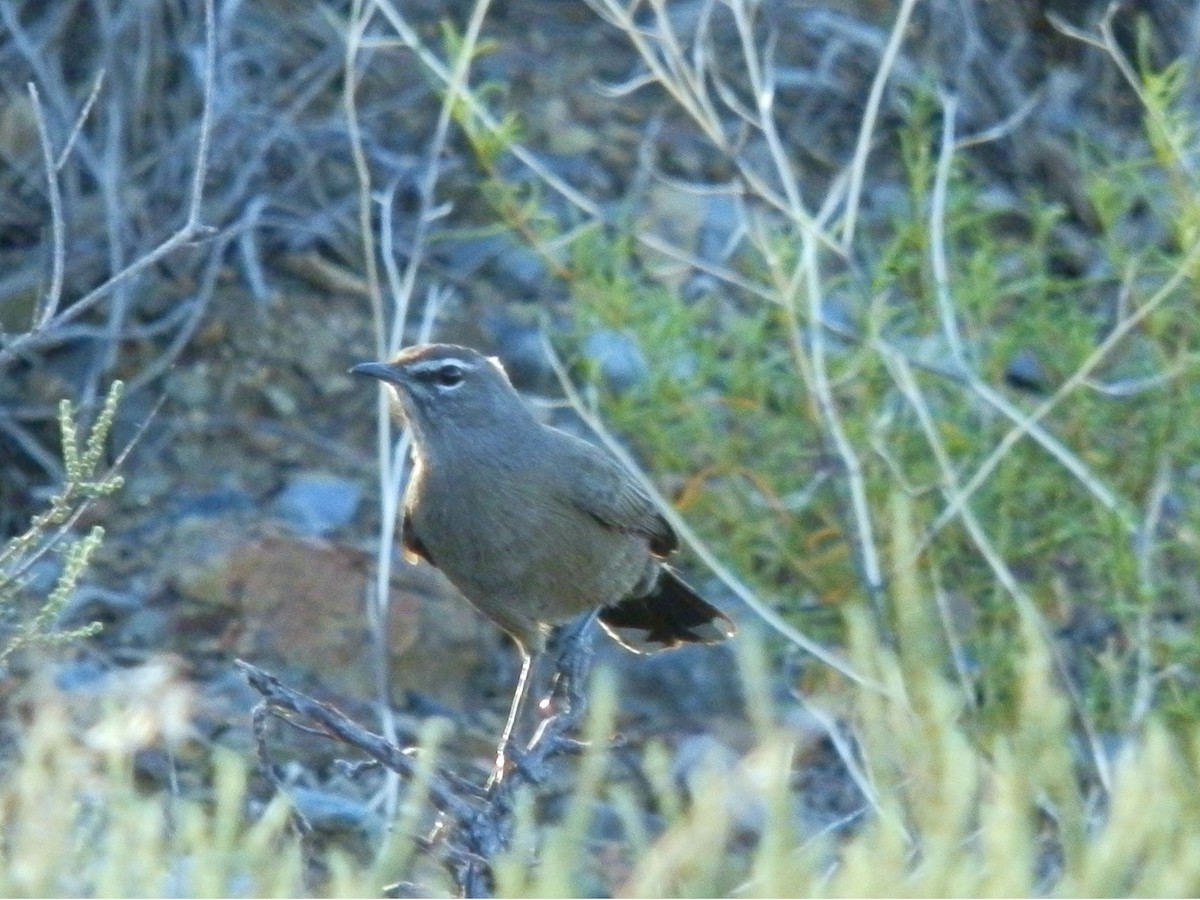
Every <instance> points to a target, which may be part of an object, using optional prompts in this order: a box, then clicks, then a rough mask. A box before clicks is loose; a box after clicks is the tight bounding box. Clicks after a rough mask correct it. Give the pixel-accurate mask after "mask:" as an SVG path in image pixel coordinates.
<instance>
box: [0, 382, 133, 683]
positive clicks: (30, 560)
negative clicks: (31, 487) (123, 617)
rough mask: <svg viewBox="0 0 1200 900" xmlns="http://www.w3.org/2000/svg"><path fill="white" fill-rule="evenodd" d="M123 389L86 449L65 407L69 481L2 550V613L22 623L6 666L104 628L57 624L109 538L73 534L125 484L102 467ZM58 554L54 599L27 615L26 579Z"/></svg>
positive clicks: (9, 643)
mask: <svg viewBox="0 0 1200 900" xmlns="http://www.w3.org/2000/svg"><path fill="white" fill-rule="evenodd" d="M123 387H124V385H123V384H122V383H121V382H120V381H114V382H113V383H112V386H111V387H110V388H109V391H108V395H107V396H106V397H105V400H104V405H103V407H102V408H101V410H100V413H99V415H97V416H96V421H95V422H94V423H93V424H92V427H91V430H90V431H89V432H88V434H87V438H86V441H85V442H84V446H83V447H82V448H81V447H80V444H79V433H78V427H77V426H76V424H75V409H74V407H73V406H72V404H71V401H70V400H63V401H62V403H61V404H59V410H58V424H59V431H60V432H61V434H62V458H63V468H64V470H65V472H66V482H65V483H64V485H63V488H62V490H61V491H60V492H59V493H57V494H55V495H54V496H53V497H51V498H50V506H49V508H48V509H46V510H45V511H43V512H41V513H39V514H38V515H37V516H35V517H34V519H33V521H32V522H30V523H29V527H28V528H27V529H26V530H25V531H24V532H22V533H21V534H19V535H16V536H15V537H13V538H11V539H10V540H9V541H8V543H7V544H5V546H4V548H3V549H2V550H0V610H4V611H5V616H6V617H7V618H8V619H9V620H10V621H11V620H15V621H17V623H18V624H17V626H16V628H15V629H14V631H13V632H12V633H11V634H10V635H9V636H8V637H7V639H6V641H5V643H4V644H3V646H0V664H2V663H3V662H4V661H5V660H7V659H8V657H9V656H10V655H11V654H12V653H13V652H14V651H16V650H18V649H20V648H22V647H29V646H48V645H53V644H61V643H68V642H71V641H75V640H79V639H81V638H84V637H87V636H89V635H92V634H95V633H96V632H97V631H98V630H99V628H100V625H99V623H92V624H90V625H85V626H83V627H81V628H75V629H71V630H68V631H56V630H54V624H55V620H56V619H57V617H58V615H59V613H61V612H62V610H63V608H64V607H65V606H66V603H67V601H68V600H69V599H70V597H71V594H72V592H74V590H75V586H76V584H78V582H79V578H80V576H82V575H83V573H84V571H85V570H86V569H87V566H88V561H89V560H90V559H91V556H92V554H93V553H94V552H95V551H96V549H97V548H98V547H99V546H100V542H101V541H102V540H103V539H104V529H103V528H102V527H101V526H99V525H96V526H94V527H92V528H91V529H90V530H89V531H88V533H87V534H86V535H85V536H84V537H83V538H81V539H79V540H75V541H72V540H68V539H67V533H68V530H69V528H70V527H71V525H72V524H73V523H74V522H75V521H76V520H77V519H78V518H79V516H80V515H81V514H82V513H83V511H84V510H85V509H86V508H87V506H88V505H89V504H90V503H91V502H92V501H93V500H95V499H97V498H99V497H105V496H108V495H109V494H111V493H113V492H114V491H117V490H119V489H120V487H121V484H122V478H121V476H119V475H117V474H116V473H114V472H112V471H111V470H106V469H105V470H102V469H101V465H102V463H103V460H104V446H105V443H106V442H107V440H108V434H109V432H110V431H111V429H112V425H113V420H114V419H115V418H116V414H117V404H118V403H119V401H120V399H121V390H122V388H123ZM52 552H53V553H57V554H59V555H60V556H61V557H62V560H63V562H62V570H61V572H60V574H59V575H58V579H57V581H56V583H55V585H54V588H53V590H51V592H50V594H49V595H48V596H47V597H46V598H45V599H44V600H41V601H39V602H38V603H37V605H36V606H37V608H36V609H35V610H34V611H33V612H32V613H26V612H24V610H23V608H22V602H21V601H22V593H23V587H24V582H25V579H26V576H27V575H28V573H29V571H30V569H31V567H32V566H33V565H34V564H35V563H36V562H38V561H39V560H41V559H43V558H45V557H46V555H47V554H49V553H52Z"/></svg>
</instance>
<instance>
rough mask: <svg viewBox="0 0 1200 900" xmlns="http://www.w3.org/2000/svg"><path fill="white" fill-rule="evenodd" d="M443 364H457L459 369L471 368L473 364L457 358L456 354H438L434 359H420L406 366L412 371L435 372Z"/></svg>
mask: <svg viewBox="0 0 1200 900" xmlns="http://www.w3.org/2000/svg"><path fill="white" fill-rule="evenodd" d="M443 366H458V367H459V368H460V369H473V368H475V366H474V365H473V364H472V363H471V362H470V361H469V360H465V359H459V358H458V357H457V356H439V357H436V358H434V359H420V360H417V361H416V362H414V363H409V364H408V368H409V369H411V370H412V371H413V372H436V371H437V370H438V369H440V368H442V367H443Z"/></svg>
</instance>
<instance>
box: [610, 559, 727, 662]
mask: <svg viewBox="0 0 1200 900" xmlns="http://www.w3.org/2000/svg"><path fill="white" fill-rule="evenodd" d="M599 618H600V624H601V625H602V626H603V627H604V630H605V631H607V632H608V633H609V634H610V635H611V636H612V637H613V639H614V640H615V641H616V642H617V643H619V644H620V645H621V646H622V647H625V648H626V649H627V650H632V651H633V652H634V653H654V652H655V651H658V650H668V649H670V648H671V647H678V646H679V645H680V644H715V643H717V642H718V641H723V640H725V639H726V638H728V637H731V636H732V635H733V633H734V632H735V631H737V628H736V627H734V624H733V622H731V621H729V619H728V618H727V617H726V615H725V614H724V613H723V612H721V611H720V610H719V609H717V608H716V607H715V606H713V605H712V604H711V603H709V602H708V601H707V600H705V599H703V598H702V597H701V596H700V595H699V594H697V593H696V592H695V591H694V590H692V588H691V587H690V586H689V585H688V583H687V582H685V581H684V580H683V579H682V578H680V577H679V575H678V574H676V572H675V570H674V569H672V568H670V567H669V566H663V567H662V571H661V572H660V573H659V576H658V581H657V582H656V583H655V585H654V587H653V588H652V589H651V591H650V593H648V594H646V595H645V596H642V597H629V598H627V599H625V600H622V601H621V602H620V603H617V604H614V605H613V606H606V607H604V608H603V609H602V610H600V616H599Z"/></svg>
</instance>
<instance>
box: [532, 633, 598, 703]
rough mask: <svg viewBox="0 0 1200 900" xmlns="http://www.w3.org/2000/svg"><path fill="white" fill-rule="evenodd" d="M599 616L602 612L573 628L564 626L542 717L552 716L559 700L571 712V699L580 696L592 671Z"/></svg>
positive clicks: (544, 701) (542, 701) (543, 700)
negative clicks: (592, 644)
mask: <svg viewBox="0 0 1200 900" xmlns="http://www.w3.org/2000/svg"><path fill="white" fill-rule="evenodd" d="M599 614H600V611H599V610H592V612H590V613H589V614H588V615H587V616H585V617H584V618H582V619H580V620H579V621H578V622H577V623H575V624H574V625H568V626H564V629H565V633H563V634H562V640H561V641H560V642H559V644H560V647H561V649H560V652H559V655H558V660H557V663H556V665H555V672H554V680H553V682H552V683H551V685H550V693H549V694H548V695H547V696H546V697H544V698H543V699H542V700H541V701H540V702H539V704H538V706H539V709H540V710H541V712H542V714H543V715H547V716H548V715H551V714H552V713H553V712H554V706H555V704H556V703H557V702H559V701H560V700H565V701H566V702H567V704H568V708H569V704H570V700H571V698H572V697H575V696H577V695H578V694H579V693H580V688H581V686H582V685H583V683H584V682H585V681H586V679H587V673H588V669H590V668H591V662H592V650H591V632H592V626H593V625H594V624H595V622H596V619H597V618H598V617H599Z"/></svg>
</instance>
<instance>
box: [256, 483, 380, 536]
mask: <svg viewBox="0 0 1200 900" xmlns="http://www.w3.org/2000/svg"><path fill="white" fill-rule="evenodd" d="M361 494H362V491H361V489H360V487H359V485H358V484H357V483H355V482H353V481H351V480H350V479H348V478H342V477H340V476H338V475H333V474H331V473H329V472H302V473H300V474H298V475H296V476H295V477H293V478H292V480H291V481H289V482H288V485H287V487H285V488H284V489H283V492H282V493H281V494H280V495H279V496H278V497H277V498H276V499H275V514H276V515H278V516H279V517H280V518H281V519H283V520H284V521H286V522H287V523H289V524H290V525H292V526H293V527H295V528H296V529H297V530H299V531H301V532H303V533H304V534H313V535H326V534H329V533H330V532H332V531H336V530H337V529H339V528H342V527H344V526H346V525H348V524H349V523H350V521H351V520H352V519H353V518H354V514H355V512H357V511H358V503H359V500H360V499H361Z"/></svg>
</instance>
